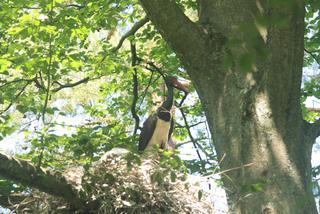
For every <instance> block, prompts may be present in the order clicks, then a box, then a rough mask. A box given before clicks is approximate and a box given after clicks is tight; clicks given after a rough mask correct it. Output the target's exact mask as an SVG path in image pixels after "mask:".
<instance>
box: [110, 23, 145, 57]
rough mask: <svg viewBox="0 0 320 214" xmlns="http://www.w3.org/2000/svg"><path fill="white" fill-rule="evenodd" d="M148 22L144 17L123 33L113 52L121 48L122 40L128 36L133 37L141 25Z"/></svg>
mask: <svg viewBox="0 0 320 214" xmlns="http://www.w3.org/2000/svg"><path fill="white" fill-rule="evenodd" d="M148 21H149V19H148V17H144V18H143V19H141V20H140V21H138V22H137V23H135V24H134V25H133V27H132V28H131V29H130V30H129V31H128V32H127V33H125V34H124V35H123V36H122V37H121V38H120V40H119V43H118V45H117V46H116V47H115V48H114V49H113V51H117V50H119V49H120V48H121V46H122V44H123V42H124V40H126V39H127V38H128V37H129V36H132V35H134V34H135V33H136V32H137V31H138V30H139V29H140V28H141V27H142V26H143V25H145V24H146V23H147V22H148Z"/></svg>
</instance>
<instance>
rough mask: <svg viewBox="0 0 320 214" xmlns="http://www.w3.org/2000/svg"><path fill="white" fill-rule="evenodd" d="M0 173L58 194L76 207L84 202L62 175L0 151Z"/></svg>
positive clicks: (12, 179) (82, 205)
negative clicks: (38, 167)
mask: <svg viewBox="0 0 320 214" xmlns="http://www.w3.org/2000/svg"><path fill="white" fill-rule="evenodd" d="M0 175H1V176H2V177H4V178H6V179H8V180H11V181H14V182H17V183H21V184H23V185H26V186H30V187H34V188H37V189H39V190H40V191H42V192H46V193H48V194H51V195H55V196H60V197H63V198H64V199H66V200H67V201H69V202H70V203H71V204H72V205H73V206H75V207H77V208H83V207H84V206H85V202H84V200H83V199H81V198H80V197H79V195H78V192H77V191H76V190H75V189H73V188H72V186H71V185H70V184H68V182H67V181H66V180H65V179H64V177H63V176H61V175H58V174H55V175H53V174H52V173H50V172H49V171H45V170H43V169H37V168H36V167H35V166H34V165H32V164H31V163H30V162H28V161H26V160H22V159H18V158H14V157H10V156H8V155H5V154H2V153H0Z"/></svg>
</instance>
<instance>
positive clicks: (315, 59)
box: [304, 48, 320, 64]
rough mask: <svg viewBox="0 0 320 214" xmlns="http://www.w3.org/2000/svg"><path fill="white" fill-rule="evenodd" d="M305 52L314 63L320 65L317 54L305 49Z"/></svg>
mask: <svg viewBox="0 0 320 214" xmlns="http://www.w3.org/2000/svg"><path fill="white" fill-rule="evenodd" d="M304 51H305V52H306V53H308V54H309V55H310V56H311V57H312V58H313V59H314V61H316V62H317V63H318V64H320V60H319V59H318V58H317V56H316V55H315V54H314V53H315V52H314V51H309V50H307V49H306V48H305V49H304Z"/></svg>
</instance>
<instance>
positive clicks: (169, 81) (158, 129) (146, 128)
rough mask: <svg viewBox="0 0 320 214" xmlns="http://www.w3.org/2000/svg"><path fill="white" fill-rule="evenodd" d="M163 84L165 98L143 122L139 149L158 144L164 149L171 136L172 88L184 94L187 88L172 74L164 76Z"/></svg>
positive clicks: (172, 122) (172, 123)
mask: <svg viewBox="0 0 320 214" xmlns="http://www.w3.org/2000/svg"><path fill="white" fill-rule="evenodd" d="M165 84H166V86H167V90H168V94H167V99H166V100H165V101H164V102H163V103H162V104H161V106H160V107H159V108H158V109H157V111H156V112H155V113H154V114H152V115H150V116H149V118H148V119H147V120H146V121H145V122H144V123H143V127H142V130H141V134H140V138H139V148H138V149H139V150H140V151H143V150H145V149H149V148H152V147H153V146H154V145H156V144H158V145H159V146H160V148H162V149H166V148H167V143H168V140H169V139H170V138H171V134H172V131H173V125H174V121H173V118H172V113H171V108H172V106H173V88H176V89H179V90H181V91H183V92H184V93H185V96H186V94H187V93H188V90H187V88H186V86H184V85H183V84H182V83H181V82H179V81H178V79H177V78H176V77H174V76H166V77H165Z"/></svg>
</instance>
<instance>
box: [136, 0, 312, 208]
mask: <svg viewBox="0 0 320 214" xmlns="http://www.w3.org/2000/svg"><path fill="white" fill-rule="evenodd" d="M140 2H141V5H142V6H143V8H144V10H145V11H146V13H147V15H148V17H149V19H150V20H151V21H152V22H153V24H154V25H155V26H156V28H157V29H158V30H159V32H160V33H161V34H162V36H163V37H164V38H165V39H166V41H167V42H168V43H169V44H170V45H171V47H172V48H173V50H174V51H175V52H176V53H177V55H178V57H179V58H180V59H181V61H182V63H183V64H184V66H185V67H186V68H187V71H188V73H189V75H190V78H191V79H192V81H193V82H194V84H195V87H196V90H197V92H198V94H199V97H200V99H201V103H202V105H203V108H204V110H205V113H206V117H207V120H208V123H209V126H210V130H211V133H212V136H213V138H214V142H215V147H216V150H217V153H218V156H219V157H222V156H223V155H226V157H225V159H224V160H223V161H222V163H221V169H222V170H227V169H230V168H233V167H239V166H244V165H246V164H249V163H253V166H251V167H243V168H242V169H241V170H238V171H231V172H228V173H226V174H225V176H224V178H223V180H224V184H225V187H226V189H227V195H228V197H229V200H230V202H231V207H230V209H231V212H232V213H248V214H250V213H252V214H256V213H271V214H272V213H290V214H295V213H296V214H301V213H310V214H312V213H317V211H316V206H315V201H314V197H313V194H312V185H311V149H312V144H313V142H314V139H315V137H316V136H315V135H316V134H315V132H318V131H308V130H306V129H308V125H305V123H304V121H303V119H302V116H301V109H300V85H301V75H302V66H303V50H304V47H303V39H304V3H303V1H299V0H290V1H285V2H283V3H282V2H275V1H274V2H271V1H270V2H269V1H268V2H260V1H247V0H229V1H209V0H198V1H197V3H198V12H199V21H198V22H197V23H193V22H191V21H190V20H189V19H188V18H187V17H186V16H185V15H184V14H183V12H182V10H181V9H180V8H179V6H178V5H177V4H176V3H175V2H174V1H171V0H140ZM277 18H278V19H279V20H281V21H282V22H275V21H274V20H275V19H277ZM174 29H176V30H174ZM248 65H249V66H248ZM244 67H245V68H244ZM317 127H318V126H317ZM313 129H314V128H313ZM311 132H312V133H313V135H311V134H310V135H309V134H308V133H311Z"/></svg>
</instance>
